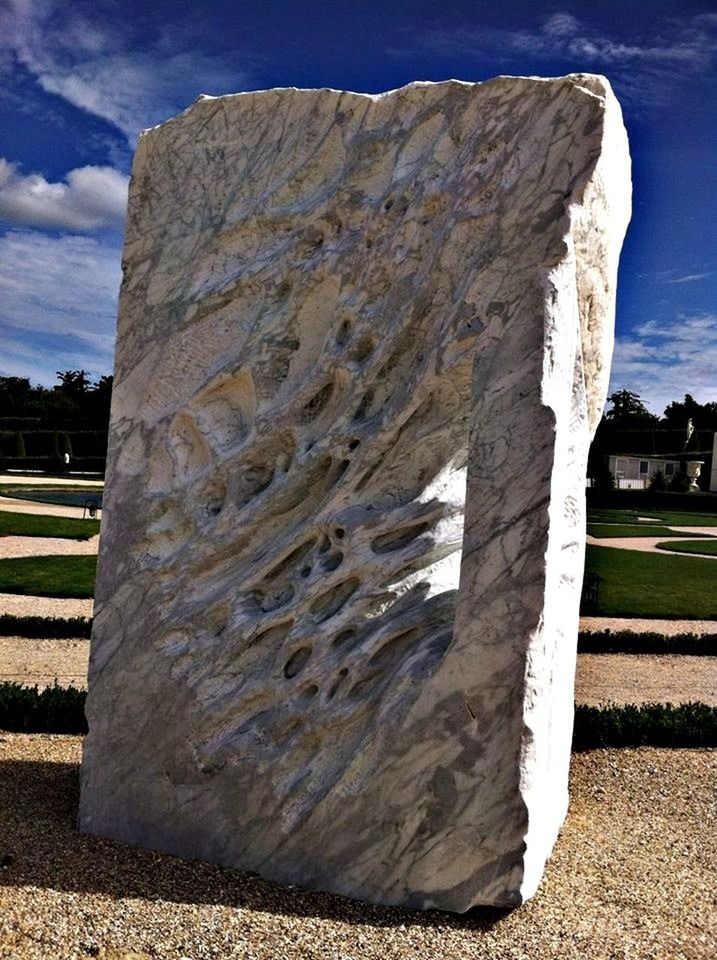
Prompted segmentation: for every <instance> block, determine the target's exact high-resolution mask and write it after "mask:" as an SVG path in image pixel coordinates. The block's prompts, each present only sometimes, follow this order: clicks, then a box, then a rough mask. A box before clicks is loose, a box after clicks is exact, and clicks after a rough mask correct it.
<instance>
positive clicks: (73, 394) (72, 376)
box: [54, 370, 91, 402]
mask: <svg viewBox="0 0 717 960" xmlns="http://www.w3.org/2000/svg"><path fill="white" fill-rule="evenodd" d="M57 377H58V379H59V381H60V383H59V385H58V386H56V387H55V388H54V389H55V390H57V391H58V392H59V393H62V394H64V396H66V397H67V399H68V400H75V401H77V402H81V401H82V400H83V399H84V398H85V396H86V395H87V393H89V390H90V387H91V382H90V378H89V376H88V374H87V371H86V370H65V371H64V372H62V371H60V370H58V371H57Z"/></svg>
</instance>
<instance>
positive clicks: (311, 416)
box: [299, 383, 334, 423]
mask: <svg viewBox="0 0 717 960" xmlns="http://www.w3.org/2000/svg"><path fill="white" fill-rule="evenodd" d="M333 392H334V385H333V383H327V384H326V385H325V386H323V387H322V388H321V389H320V390H319V391H318V393H315V394H314V396H313V397H312V398H311V400H309V402H308V403H307V404H305V406H304V407H303V409H302V411H301V414H300V415H299V420H300V421H301V423H311V422H312V421H313V420H315V419H316V418H317V417H318V416H319V414H320V413H321V411H322V410H324V409H325V408H326V406H327V404H328V402H329V400H330V399H331V394H332V393H333Z"/></svg>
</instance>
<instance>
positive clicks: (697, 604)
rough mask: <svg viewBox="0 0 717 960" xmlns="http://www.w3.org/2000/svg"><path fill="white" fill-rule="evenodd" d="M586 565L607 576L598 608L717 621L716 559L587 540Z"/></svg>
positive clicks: (613, 613) (617, 613)
mask: <svg viewBox="0 0 717 960" xmlns="http://www.w3.org/2000/svg"><path fill="white" fill-rule="evenodd" d="M585 559H586V562H585V569H586V571H589V572H591V573H598V574H599V575H600V576H601V577H602V578H603V579H602V583H601V584H600V597H599V602H598V605H597V607H596V608H595V609H592V610H590V611H589V612H590V613H594V614H596V615H598V616H606V617H664V618H665V619H672V620H679V619H683V618H684V619H688V620H694V619H704V620H717V563H713V561H712V560H710V559H709V558H705V557H672V556H669V555H668V554H665V555H664V556H661V555H660V554H657V553H638V552H637V551H636V550H616V549H614V548H613V547H596V546H592V545H588V548H587V552H586V557H585Z"/></svg>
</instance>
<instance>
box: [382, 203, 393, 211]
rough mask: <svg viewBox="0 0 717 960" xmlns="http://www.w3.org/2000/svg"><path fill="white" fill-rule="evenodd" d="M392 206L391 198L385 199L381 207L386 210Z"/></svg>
mask: <svg viewBox="0 0 717 960" xmlns="http://www.w3.org/2000/svg"><path fill="white" fill-rule="evenodd" d="M392 206H393V200H387V201H386V202H385V203H384V205H383V209H384V210H386V211H388V210H390V209H391V207H392Z"/></svg>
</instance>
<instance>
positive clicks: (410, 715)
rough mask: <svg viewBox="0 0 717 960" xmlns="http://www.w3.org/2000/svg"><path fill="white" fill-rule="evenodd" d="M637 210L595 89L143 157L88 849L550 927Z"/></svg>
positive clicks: (327, 101) (155, 133)
mask: <svg viewBox="0 0 717 960" xmlns="http://www.w3.org/2000/svg"><path fill="white" fill-rule="evenodd" d="M629 190H630V188H629V157H628V150H627V141H626V136H625V132H624V129H623V126H622V121H621V116H620V110H619V106H618V105H617V102H616V101H615V99H614V97H613V95H612V93H611V91H610V88H609V85H608V84H607V82H606V81H605V80H604V79H603V78H600V77H595V76H586V75H577V76H571V77H566V78H562V79H556V80H537V79H523V78H498V79H496V80H493V81H490V82H488V83H484V84H476V85H473V84H464V83H458V82H455V81H451V82H446V83H439V84H412V85H411V86H408V87H405V88H403V89H401V90H397V91H393V92H391V93H389V94H383V95H381V96H366V95H360V94H353V93H341V92H337V91H332V90H270V91H265V92H260V93H250V94H240V95H236V96H228V97H221V98H217V99H211V98H207V99H202V100H200V101H198V102H196V103H195V104H193V105H192V106H191V107H190V108H189V109H188V110H187V111H186V112H185V113H183V114H182V115H181V116H179V117H177V118H176V119H174V120H171V121H169V122H168V123H165V124H163V125H162V126H161V127H158V128H155V129H153V130H150V131H148V132H147V133H145V135H144V136H143V137H142V139H141V141H140V145H139V148H138V151H137V156H136V158H135V164H134V170H133V178H132V184H131V189H130V200H129V218H128V226H127V234H126V240H125V248H124V282H123V286H122V293H121V303H120V319H119V339H118V345H117V357H116V371H115V372H116V379H115V394H114V398H113V409H112V427H111V440H110V457H109V473H108V485H107V492H106V495H105V510H104V518H103V530H102V544H101V553H100V565H99V579H98V592H97V599H96V606H95V624H94V633H93V639H92V657H91V668H90V694H89V699H88V707H87V712H88V718H89V726H90V733H89V736H88V738H87V741H86V745H85V754H84V760H83V767H82V802H81V813H80V824H81V827H82V829H83V830H85V831H88V832H92V833H97V834H101V835H106V836H111V837H115V838H118V839H120V840H125V841H129V842H131V843H136V844H140V845H143V846H148V847H153V848H157V849H161V850H165V851H169V852H171V853H175V854H179V855H183V856H189V857H199V858H204V859H208V860H212V861H216V862H219V863H223V864H228V865H232V866H238V867H242V868H245V869H250V870H255V871H258V872H259V873H261V874H263V875H265V876H267V877H272V878H274V879H277V880H280V881H285V882H291V883H297V884H302V885H305V886H313V887H319V888H323V889H326V890H332V891H337V892H339V893H343V894H347V895H349V896H353V897H359V898H365V899H369V900H374V901H378V902H381V903H392V904H405V905H409V906H414V907H424V908H428V907H438V908H442V909H449V910H459V911H462V910H466V909H467V908H469V907H470V906H472V905H474V904H502V905H510V904H517V903H520V902H521V901H522V900H523V899H525V898H526V897H527V896H529V895H530V894H531V893H532V892H533V890H534V889H535V887H536V885H537V883H538V881H539V878H540V875H541V872H542V869H543V865H544V862H545V859H546V857H547V856H548V854H549V852H550V849H551V847H552V844H553V842H554V839H555V837H556V835H557V831H558V829H559V827H560V824H561V822H562V819H563V817H564V814H565V809H566V805H567V771H568V763H569V752H570V736H571V727H572V695H573V676H574V666H575V646H576V630H577V616H578V603H579V594H580V585H581V578H582V557H583V544H584V539H583V537H584V534H583V528H584V481H585V463H586V456H587V448H588V443H589V440H590V436H591V431H592V429H593V428H594V426H595V423H596V422H597V419H598V418H599V415H600V410H601V408H602V404H603V401H604V396H605V389H606V385H607V376H608V370H609V358H610V351H611V347H612V325H613V312H614V296H615V281H616V272H617V259H618V255H619V249H620V245H621V242H622V237H623V234H624V231H625V227H626V224H627V220H628V216H629Z"/></svg>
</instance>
